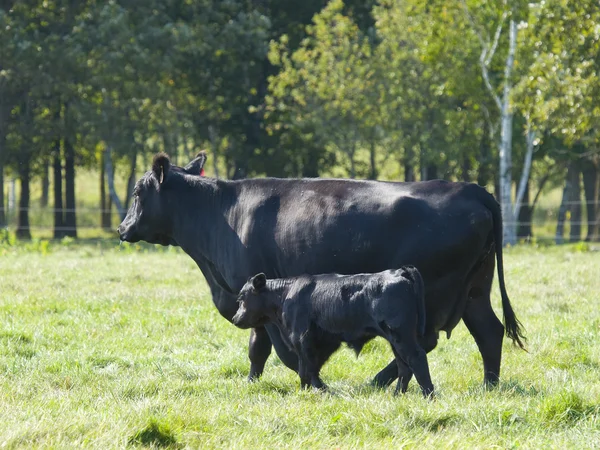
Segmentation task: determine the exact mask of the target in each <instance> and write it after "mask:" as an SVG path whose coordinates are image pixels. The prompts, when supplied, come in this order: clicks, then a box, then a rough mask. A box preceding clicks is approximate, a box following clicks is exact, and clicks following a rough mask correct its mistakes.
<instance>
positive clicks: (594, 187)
mask: <svg viewBox="0 0 600 450" xmlns="http://www.w3.org/2000/svg"><path fill="white" fill-rule="evenodd" d="M582 174H583V191H584V193H585V203H586V206H587V208H586V209H587V234H586V237H585V240H586V241H587V242H589V241H591V240H592V237H593V236H594V228H595V225H596V224H595V222H596V214H597V211H596V209H597V206H598V191H599V190H600V189H599V188H598V181H599V180H598V169H597V168H596V167H595V166H594V163H593V162H592V161H586V162H585V165H584V166H583V169H582Z"/></svg>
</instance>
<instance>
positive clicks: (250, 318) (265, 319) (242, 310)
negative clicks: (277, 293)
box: [231, 273, 273, 328]
mask: <svg viewBox="0 0 600 450" xmlns="http://www.w3.org/2000/svg"><path fill="white" fill-rule="evenodd" d="M269 300H270V299H269V289H268V288H267V277H266V276H265V274H264V273H259V274H258V275H254V276H253V277H250V278H249V279H248V282H247V283H246V284H245V285H244V287H242V290H241V291H240V295H239V296H238V310H237V312H236V313H235V315H234V316H233V319H231V321H232V322H233V324H234V325H235V326H237V327H239V328H256V327H261V326H263V325H265V324H267V323H269V322H271V316H272V308H273V306H272V303H271V302H270V301H269Z"/></svg>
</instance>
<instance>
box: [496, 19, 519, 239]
mask: <svg viewBox="0 0 600 450" xmlns="http://www.w3.org/2000/svg"><path fill="white" fill-rule="evenodd" d="M516 43H517V23H516V22H515V20H514V19H512V18H511V20H510V27H509V50H508V56H507V57H506V64H505V66H504V89H503V94H502V109H501V112H500V117H501V122H500V123H501V127H500V174H499V176H500V179H499V181H500V205H501V206H502V218H503V222H504V228H503V229H504V239H503V242H504V243H505V244H510V245H514V244H516V242H517V226H516V225H517V224H516V221H515V214H514V211H513V204H512V192H511V191H512V127H513V114H512V111H511V110H510V92H511V89H512V85H511V81H510V80H511V78H510V76H511V72H512V68H513V64H514V58H515V50H516Z"/></svg>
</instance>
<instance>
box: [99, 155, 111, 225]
mask: <svg viewBox="0 0 600 450" xmlns="http://www.w3.org/2000/svg"><path fill="white" fill-rule="evenodd" d="M104 158H105V153H104V151H102V152H101V153H100V226H101V227H102V229H103V230H110V229H112V227H111V220H110V206H111V204H110V197H109V196H107V195H106V170H105V166H104V164H105V163H104Z"/></svg>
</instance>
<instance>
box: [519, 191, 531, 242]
mask: <svg viewBox="0 0 600 450" xmlns="http://www.w3.org/2000/svg"><path fill="white" fill-rule="evenodd" d="M529 197H530V195H529V180H527V182H526V183H525V188H524V191H523V200H522V204H521V208H520V209H519V220H518V223H519V226H518V228H517V237H518V238H519V239H527V238H530V237H532V236H533V234H532V231H531V219H532V216H533V207H532V205H531V204H530V203H529Z"/></svg>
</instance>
